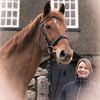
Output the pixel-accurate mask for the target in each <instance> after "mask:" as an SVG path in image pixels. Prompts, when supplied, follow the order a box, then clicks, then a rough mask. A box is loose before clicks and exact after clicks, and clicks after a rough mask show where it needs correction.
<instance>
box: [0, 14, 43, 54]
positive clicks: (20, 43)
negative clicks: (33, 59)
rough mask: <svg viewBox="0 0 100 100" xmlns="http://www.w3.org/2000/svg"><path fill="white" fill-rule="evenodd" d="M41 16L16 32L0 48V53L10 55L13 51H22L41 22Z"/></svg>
mask: <svg viewBox="0 0 100 100" xmlns="http://www.w3.org/2000/svg"><path fill="white" fill-rule="evenodd" d="M41 17H42V14H40V15H38V16H37V17H36V18H35V19H34V20H33V21H32V22H31V23H29V24H28V25H27V26H25V27H24V28H23V29H22V30H21V31H19V32H17V33H16V34H15V35H14V36H13V37H12V38H11V39H10V40H9V41H8V42H7V43H6V44H5V45H4V46H3V47H2V48H1V51H0V52H1V53H6V54H7V55H9V54H11V53H12V52H14V51H22V50H24V49H25V48H26V47H27V46H28V44H29V43H30V42H31V41H32V39H33V37H34V35H35V33H36V31H37V28H38V25H39V23H40V21H41Z"/></svg>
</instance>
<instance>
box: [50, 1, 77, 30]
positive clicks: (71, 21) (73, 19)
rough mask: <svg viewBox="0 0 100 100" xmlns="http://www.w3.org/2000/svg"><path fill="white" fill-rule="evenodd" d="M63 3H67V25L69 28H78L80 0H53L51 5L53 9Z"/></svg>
mask: <svg viewBox="0 0 100 100" xmlns="http://www.w3.org/2000/svg"><path fill="white" fill-rule="evenodd" d="M62 3H64V4H65V19H66V24H67V27H68V28H69V29H78V28H79V19H78V0H51V7H52V9H58V8H59V7H60V5H61V4H62Z"/></svg>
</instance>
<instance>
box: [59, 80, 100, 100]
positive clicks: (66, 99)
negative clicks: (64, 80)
mask: <svg viewBox="0 0 100 100" xmlns="http://www.w3.org/2000/svg"><path fill="white" fill-rule="evenodd" d="M99 90H100V89H99V87H98V86H97V85H96V84H95V83H94V82H91V81H89V80H87V79H85V80H84V79H76V80H75V81H72V82H70V83H68V84H66V85H65V86H64V87H63V89H62V91H61V94H60V97H59V100H100V96H99V95H100V91H99Z"/></svg>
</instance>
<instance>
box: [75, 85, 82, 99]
mask: <svg viewBox="0 0 100 100" xmlns="http://www.w3.org/2000/svg"><path fill="white" fill-rule="evenodd" d="M80 91H81V84H80V87H79V90H78V94H77V99H76V100H79V96H80Z"/></svg>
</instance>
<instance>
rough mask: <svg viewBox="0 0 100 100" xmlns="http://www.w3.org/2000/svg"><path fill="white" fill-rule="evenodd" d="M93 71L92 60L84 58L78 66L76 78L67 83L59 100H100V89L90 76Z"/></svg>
mask: <svg viewBox="0 0 100 100" xmlns="http://www.w3.org/2000/svg"><path fill="white" fill-rule="evenodd" d="M92 73H93V68H92V64H91V62H90V61H89V60H88V59H86V58H82V59H80V60H79V61H78V63H77V66H76V72H75V74H76V79H75V80H74V81H72V82H69V83H68V84H66V85H65V86H64V87H63V89H62V91H61V94H60V98H59V100H100V96H99V93H100V91H99V90H100V89H99V87H98V86H97V85H96V84H95V83H94V82H92V81H90V77H91V75H92Z"/></svg>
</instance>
